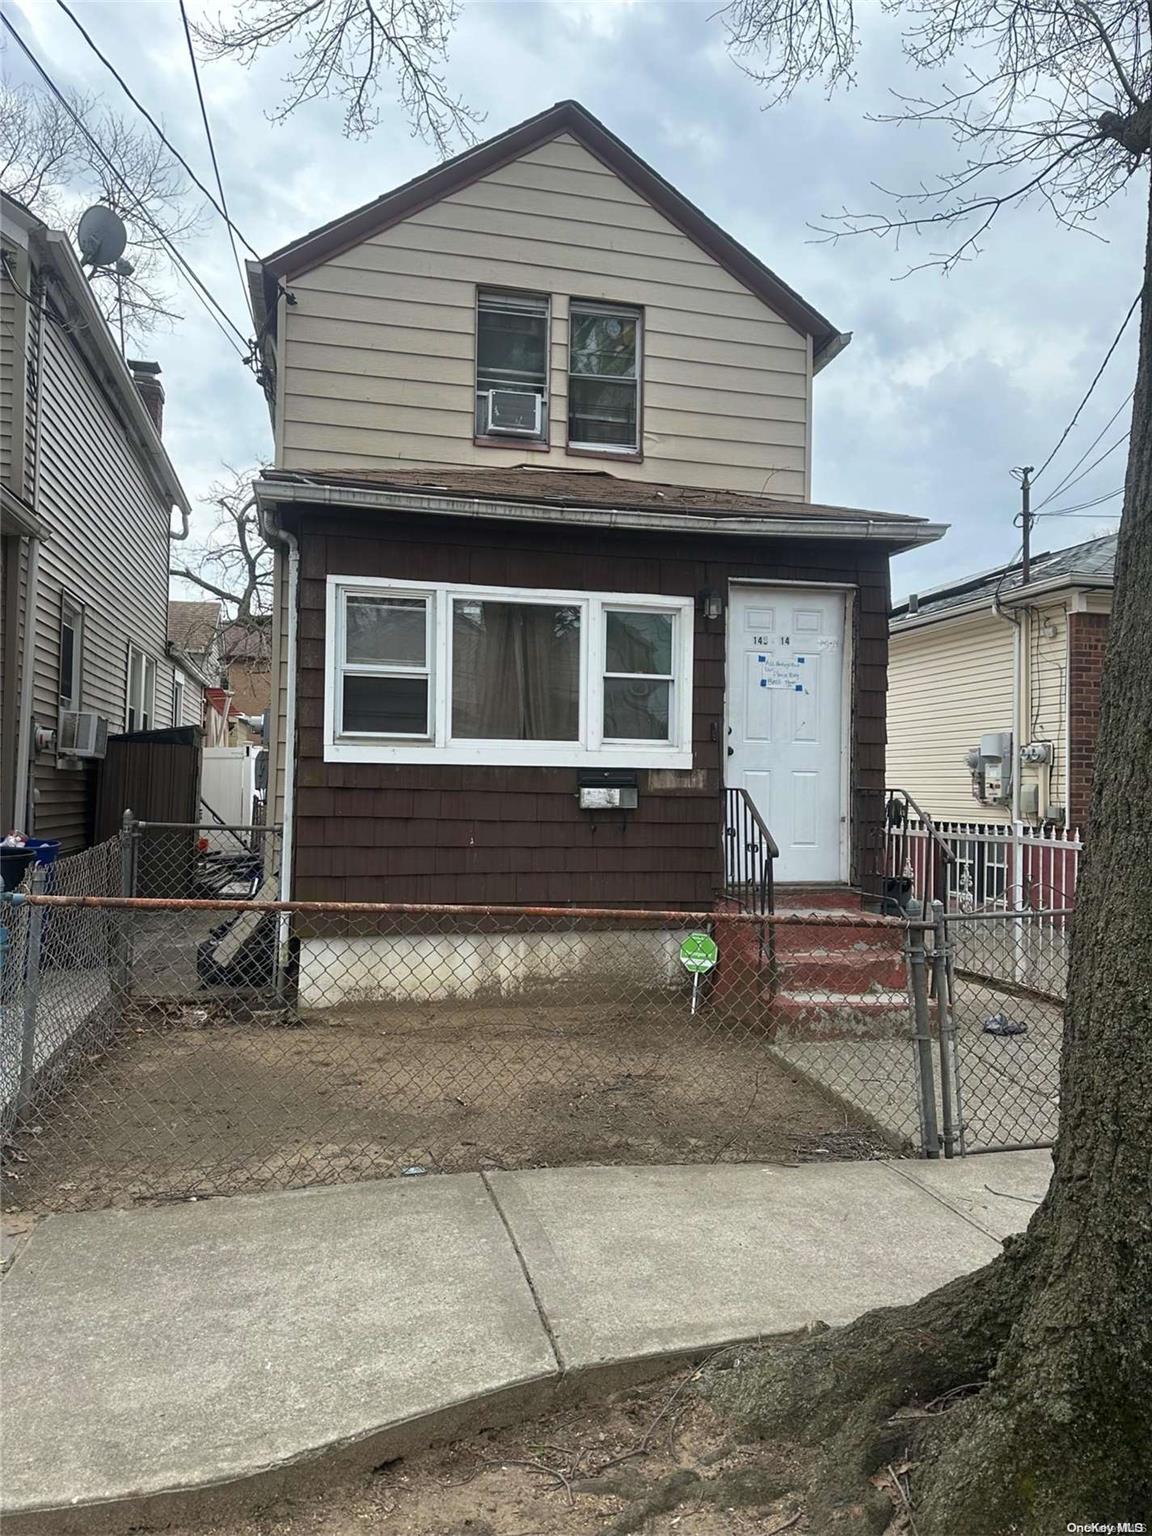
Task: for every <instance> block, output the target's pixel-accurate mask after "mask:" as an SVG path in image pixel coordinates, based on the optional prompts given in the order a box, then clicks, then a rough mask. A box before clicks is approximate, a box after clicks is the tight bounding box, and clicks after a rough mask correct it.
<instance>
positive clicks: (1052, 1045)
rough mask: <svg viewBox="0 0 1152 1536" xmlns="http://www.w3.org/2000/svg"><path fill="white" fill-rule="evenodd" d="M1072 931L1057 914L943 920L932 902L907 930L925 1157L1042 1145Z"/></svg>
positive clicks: (966, 915) (1050, 1117)
mask: <svg viewBox="0 0 1152 1536" xmlns="http://www.w3.org/2000/svg"><path fill="white" fill-rule="evenodd" d="M1071 920H1072V912H1071V910H1070V909H1065V908H1054V909H1043V910H1038V911H1023V912H958V913H947V914H945V911H944V908H943V906H942V904H941V903H940V902H933V903H932V904H931V908H930V913H929V916H928V917H927V918H926V919H923V920H921V921H920V922H919V923H917V922H915V921H914V922H913V923H912V924H911V926H910V929H909V935H910V952H911V953H912V954H913V956H915V951H916V949H917V947H918V941H917V939H916V934H917V932H919V933H920V934H921V935H922V936H923V943H924V961H923V968H922V969H923V973H924V974H925V975H926V976H927V977H928V978H929V980H928V984H927V988H926V992H927V995H926V996H921V992H922V991H924V990H925V989H924V988H922V987H919V986H918V984H917V980H916V977H917V970H918V968H917V965H916V963H915V959H914V960H913V965H912V976H913V997H914V1003H915V1011H916V1018H917V1021H918V1023H917V1042H918V1048H919V1050H920V1058H919V1060H920V1079H921V1102H922V1105H924V1106H925V1109H924V1111H923V1112H922V1120H921V1123H922V1126H923V1127H924V1139H923V1145H924V1146H926V1147H929V1148H931V1147H932V1146H933V1145H936V1146H937V1147H938V1148H939V1151H940V1152H942V1153H943V1155H944V1156H945V1157H950V1156H954V1155H957V1154H958V1155H960V1156H965V1155H968V1154H970V1153H976V1152H1009V1151H1024V1150H1033V1149H1038V1148H1043V1147H1050V1146H1052V1144H1053V1142H1054V1141H1055V1138H1056V1130H1057V1125H1058V1120H1059V1086H1060V1053H1061V1047H1062V1042H1063V1028H1064V1021H1063V1014H1064V996H1065V987H1066V979H1067V967H1068V958H1067V956H1068V939H1069V934H1070V928H1071ZM933 1036H934V1037H935V1044H936V1050H932V1049H931V1042H932V1038H933ZM929 1085H931V1086H930V1087H929ZM933 1109H935V1111H936V1113H937V1117H938V1124H937V1125H935V1126H933V1125H932V1124H930V1123H926V1121H925V1114H927V1115H929V1116H930V1115H931V1112H932V1110H933ZM928 1155H929V1156H931V1155H933V1154H932V1152H931V1151H929V1153H928Z"/></svg>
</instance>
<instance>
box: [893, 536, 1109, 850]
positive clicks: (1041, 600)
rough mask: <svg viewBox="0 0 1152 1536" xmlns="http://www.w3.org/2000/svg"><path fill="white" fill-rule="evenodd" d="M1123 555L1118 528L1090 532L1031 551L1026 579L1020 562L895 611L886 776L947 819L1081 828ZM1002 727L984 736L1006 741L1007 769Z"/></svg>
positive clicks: (935, 814) (919, 598)
mask: <svg viewBox="0 0 1152 1536" xmlns="http://www.w3.org/2000/svg"><path fill="white" fill-rule="evenodd" d="M1115 563H1116V538H1115V535H1110V536H1108V537H1106V538H1099V539H1090V540H1088V542H1087V543H1084V544H1077V545H1075V546H1074V547H1073V548H1071V549H1061V550H1055V551H1053V552H1052V553H1046V554H1041V555H1035V556H1033V558H1032V560H1031V566H1030V571H1029V578H1028V581H1027V582H1026V583H1025V582H1024V581H1023V572H1022V569H1021V567H1020V565H1018V564H1017V565H1011V566H1008V567H1007V568H1006V569H1005V568H1002V569H1000V570H995V571H984V572H981V573H979V574H978V575H976V576H972V577H969V578H967V579H965V580H962V581H956V582H952V583H950V584H949V585H948V586H944V587H936V588H934V589H933V590H932V591H931V592H922V593H920V594H919V595H917V596H914V597H912V598H910V599H909V600H908V602H906V603H902V604H900V605H899V606H898V607H896V608H894V609H893V611H892V628H891V638H890V642H889V654H890V660H889V673H888V782H889V784H891V785H896V786H899V787H900V788H902V789H906V790H907V791H908V792H909V794H911V795H912V796H913V798H914V799H915V800H916V801H917V802H918V803H919V804H920V805H921V806H922V807H923V809H924V810H925V811H926V812H927V813H928V815H929V816H931V817H932V818H933V819H934V820H936V821H942V820H943V821H948V820H961V821H965V822H977V823H1003V822H1008V821H1011V820H1012V818H1013V810H1014V808H1015V809H1016V810H1017V811H1018V814H1019V817H1020V819H1021V820H1023V821H1028V822H1033V823H1036V822H1051V823H1055V824H1057V825H1063V826H1067V827H1072V828H1076V827H1079V828H1082V827H1083V826H1084V823H1085V819H1086V817H1087V814H1088V805H1089V798H1090V794H1091V786H1092V766H1093V761H1094V758H1095V752H1096V732H1097V727H1098V723H1099V708H1100V676H1101V672H1102V669H1103V661H1104V642H1105V639H1106V637H1107V632H1108V620H1109V615H1110V613H1111V611H1112V587H1113V580H1114V567H1115ZM998 610H999V611H998ZM993 734H999V735H1001V736H1002V737H1004V738H1005V739H1004V740H1003V741H1002V742H1001V743H999V744H996V743H992V742H988V743H986V745H988V746H997V745H998V746H999V748H1002V749H1003V756H1002V757H1001V758H1000V766H999V767H998V768H997V767H996V766H995V758H994V756H993V755H990V754H985V760H983V761H981V760H980V747H981V743H982V740H983V738H985V737H987V736H990V735H993ZM1009 735H1011V737H1012V741H1011V742H1009V740H1008V739H1007V738H1008V736H1009ZM970 754H975V756H973V757H971V758H970ZM988 762H992V763H993V768H992V771H991V773H989V770H988ZM1014 765H1015V767H1016V774H1015V780H1016V784H1015V794H1016V800H1015V802H1014V798H1013V771H1012V770H1013V766H1014Z"/></svg>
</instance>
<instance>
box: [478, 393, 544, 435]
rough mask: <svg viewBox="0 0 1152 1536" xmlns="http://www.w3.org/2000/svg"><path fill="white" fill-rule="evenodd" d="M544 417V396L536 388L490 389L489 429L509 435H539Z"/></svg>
mask: <svg viewBox="0 0 1152 1536" xmlns="http://www.w3.org/2000/svg"><path fill="white" fill-rule="evenodd" d="M543 417H544V397H543V396H542V395H538V394H536V392H535V391H534V390H526V389H490V390H489V391H488V430H489V432H499V433H503V434H505V435H507V436H509V437H539V436H540V429H541V425H542V422H543Z"/></svg>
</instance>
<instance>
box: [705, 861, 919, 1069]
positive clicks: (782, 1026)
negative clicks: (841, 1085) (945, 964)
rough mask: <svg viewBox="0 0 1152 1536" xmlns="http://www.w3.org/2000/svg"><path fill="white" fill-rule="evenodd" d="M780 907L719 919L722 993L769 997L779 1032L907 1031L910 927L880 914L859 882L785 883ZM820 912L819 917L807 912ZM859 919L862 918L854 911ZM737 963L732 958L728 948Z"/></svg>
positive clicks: (813, 1036) (770, 1018) (822, 1036)
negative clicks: (766, 918) (754, 919)
mask: <svg viewBox="0 0 1152 1536" xmlns="http://www.w3.org/2000/svg"><path fill="white" fill-rule="evenodd" d="M775 915H776V917H777V918H778V919H783V921H778V922H775V923H773V924H771V926H770V928H768V927H766V929H765V932H766V933H768V934H769V936H770V941H771V942H770V943H768V942H765V941H764V940H762V937H761V930H760V927H759V925H758V924H754V923H748V922H746V921H745V922H741V923H724V922H723V919H719V920H718V923H717V938H718V941H719V942H720V948H721V961H720V966H718V971H720V972H721V974H719V975H718V976H717V993H718V996H719V998H720V999H723V998H725V997H728V998H730V999H733V1000H735V999H736V998H738V997H742V998H745V999H747V1000H749V1001H756V1002H761V1003H763V1004H764V1005H765V1008H766V1020H765V1022H766V1023H767V1024H768V1026H769V1029H770V1031H771V1034H772V1036H773V1038H778V1039H793V1040H797V1039H798V1040H837V1039H844V1040H861V1039H874V1038H875V1039H883V1038H890V1037H891V1036H892V1035H895V1034H904V1033H907V1031H908V1028H909V1025H908V999H907V992H906V965H905V959H904V933H903V930H902V929H901V928H900V927H899V925H897V924H895V923H894V924H892V925H887V924H878V923H876V922H875V920H874V918H873V916H872V914H869V913H865V912H864V910H863V905H862V896H861V893H860V892H859V891H856V890H853V889H852V888H851V887H850V886H843V885H819V886H801V885H786V886H778V887H777V889H776V913H775ZM806 917H810V918H811V919H812V921H811V922H807V923H806V922H804V921H803V919H804V918H806ZM854 918H855V919H857V920H858V921H857V923H856V924H855V925H854V924H853V921H852V920H853V919H854ZM725 949H727V952H728V964H727V966H726V967H725V964H724V951H725Z"/></svg>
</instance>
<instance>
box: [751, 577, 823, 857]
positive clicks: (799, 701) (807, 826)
mask: <svg viewBox="0 0 1152 1536" xmlns="http://www.w3.org/2000/svg"><path fill="white" fill-rule="evenodd" d="M844 612H845V594H844V593H843V592H832V591H824V590H821V589H820V588H817V587H740V586H733V587H732V588H731V592H730V597H729V610H728V674H727V691H728V700H727V704H728V759H727V762H728V770H727V784H728V787H729V788H731V789H746V790H747V791H748V793H749V794H750V795H751V797H752V799H753V801H754V802H755V804H756V809H757V810H758V811H759V812H760V815H761V816H762V817H763V819H764V821H765V823H766V824H767V826H768V830H769V831H770V832H771V833H772V836H773V837H774V838H775V839H776V842H777V844H778V845H779V848H780V857H779V858H778V859H777V861H776V868H775V876H776V879H777V880H782V881H809V880H827V881H835V880H843V879H845V878H846V876H847V871H846V870H845V868H844V848H845V846H846V838H845V837H844V835H843V833H844V832H845V830H846V829H845V827H844V825H843V821H842V818H843V815H844V779H843V775H844V771H845V770H844V763H843V755H844V754H843V751H842V747H843V732H844V708H843V705H844Z"/></svg>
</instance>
